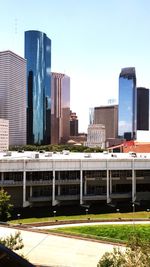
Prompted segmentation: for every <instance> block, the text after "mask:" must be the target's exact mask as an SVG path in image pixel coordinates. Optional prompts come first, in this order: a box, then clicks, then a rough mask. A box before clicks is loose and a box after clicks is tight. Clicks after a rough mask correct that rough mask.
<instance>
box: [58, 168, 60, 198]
mask: <svg viewBox="0 0 150 267" xmlns="http://www.w3.org/2000/svg"><path fill="white" fill-rule="evenodd" d="M58 181H60V171H59V172H58ZM58 196H60V184H58Z"/></svg>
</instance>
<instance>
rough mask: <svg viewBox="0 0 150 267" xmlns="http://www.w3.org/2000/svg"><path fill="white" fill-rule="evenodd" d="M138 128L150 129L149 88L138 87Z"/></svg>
mask: <svg viewBox="0 0 150 267" xmlns="http://www.w3.org/2000/svg"><path fill="white" fill-rule="evenodd" d="M137 130H144V131H148V130H149V89H147V88H143V87H137Z"/></svg>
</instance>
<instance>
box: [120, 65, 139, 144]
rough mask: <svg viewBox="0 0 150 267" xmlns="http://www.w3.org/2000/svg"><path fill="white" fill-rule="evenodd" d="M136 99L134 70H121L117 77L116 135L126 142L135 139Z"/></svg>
mask: <svg viewBox="0 0 150 267" xmlns="http://www.w3.org/2000/svg"><path fill="white" fill-rule="evenodd" d="M136 98H137V94H136V73H135V68H123V69H122V70H121V73H120V75H119V110H118V135H119V137H123V138H125V139H126V140H134V139H135V138H136V124H137V108H136V106H137V105H136V102H137V99H136Z"/></svg>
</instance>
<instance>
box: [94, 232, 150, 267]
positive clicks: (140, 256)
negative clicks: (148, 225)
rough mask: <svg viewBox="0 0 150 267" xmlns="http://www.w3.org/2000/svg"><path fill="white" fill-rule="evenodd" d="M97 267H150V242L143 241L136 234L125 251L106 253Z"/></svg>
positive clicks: (115, 249)
mask: <svg viewBox="0 0 150 267" xmlns="http://www.w3.org/2000/svg"><path fill="white" fill-rule="evenodd" d="M97 267H150V242H149V241H147V242H145V241H143V240H142V239H141V238H140V236H138V235H137V234H136V233H135V234H134V235H132V236H131V237H130V239H129V241H128V244H127V247H126V249H125V250H124V251H123V250H121V249H119V248H114V249H113V251H112V252H106V253H105V254H104V255H103V256H102V258H101V259H100V260H99V262H98V264H97Z"/></svg>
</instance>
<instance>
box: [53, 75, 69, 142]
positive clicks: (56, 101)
mask: <svg viewBox="0 0 150 267" xmlns="http://www.w3.org/2000/svg"><path fill="white" fill-rule="evenodd" d="M51 90H52V94H51V97H52V101H51V144H61V143H65V142H67V141H68V140H69V136H70V78H69V77H68V76H67V75H65V74H62V73H55V72H52V82H51Z"/></svg>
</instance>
